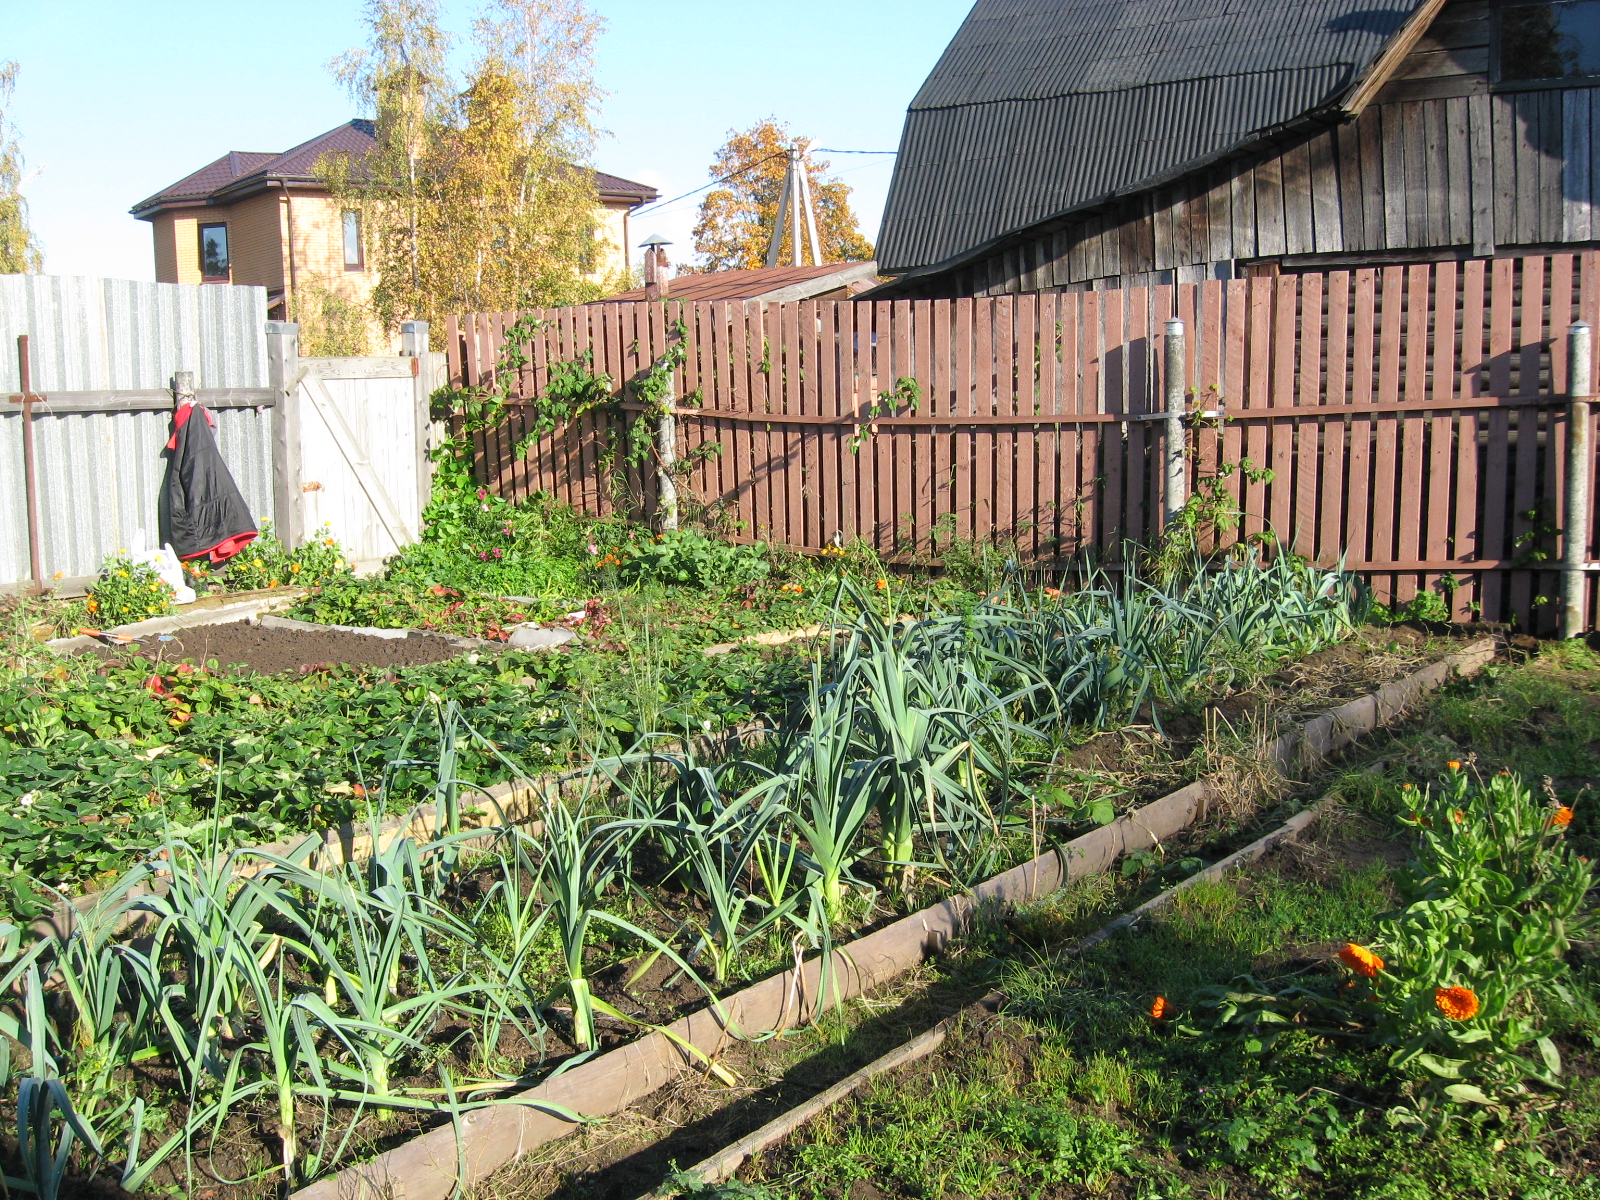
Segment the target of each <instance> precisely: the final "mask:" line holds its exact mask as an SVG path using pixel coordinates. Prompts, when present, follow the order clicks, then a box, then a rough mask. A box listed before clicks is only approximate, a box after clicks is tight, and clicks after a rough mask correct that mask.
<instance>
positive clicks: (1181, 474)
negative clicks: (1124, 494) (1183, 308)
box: [1163, 320, 1189, 529]
mask: <svg viewBox="0 0 1600 1200" xmlns="http://www.w3.org/2000/svg"><path fill="white" fill-rule="evenodd" d="M1165 350H1166V355H1165V372H1166V377H1167V420H1166V426H1167V436H1166V445H1165V447H1164V450H1165V463H1166V480H1167V494H1166V502H1165V504H1164V506H1163V507H1164V508H1165V510H1166V525H1167V528H1169V529H1170V528H1171V527H1172V526H1173V524H1174V523H1175V522H1176V521H1177V519H1178V515H1179V514H1180V513H1181V512H1182V511H1183V506H1184V504H1185V503H1187V501H1188V499H1189V495H1188V493H1189V474H1188V463H1187V462H1186V461H1185V460H1186V457H1187V456H1186V454H1185V451H1186V450H1187V449H1188V446H1187V444H1186V443H1187V438H1186V437H1185V434H1184V428H1183V418H1184V405H1185V402H1186V401H1187V399H1188V388H1187V386H1186V379H1187V375H1188V372H1187V369H1186V368H1187V363H1186V360H1187V357H1188V344H1187V339H1186V338H1185V337H1184V333H1183V322H1182V321H1176V320H1174V321H1168V322H1167V337H1166V346H1165Z"/></svg>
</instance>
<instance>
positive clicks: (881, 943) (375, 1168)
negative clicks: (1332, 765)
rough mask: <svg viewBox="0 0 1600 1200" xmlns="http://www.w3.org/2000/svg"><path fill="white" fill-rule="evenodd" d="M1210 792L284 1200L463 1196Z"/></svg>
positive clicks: (1480, 644) (1467, 650)
mask: <svg viewBox="0 0 1600 1200" xmlns="http://www.w3.org/2000/svg"><path fill="white" fill-rule="evenodd" d="M1494 653H1495V641H1494V639H1493V638H1480V639H1478V640H1477V641H1474V642H1472V643H1469V644H1468V645H1467V646H1465V647H1463V648H1462V649H1461V650H1459V651H1457V652H1456V653H1455V654H1452V655H1449V656H1447V657H1446V658H1444V659H1441V660H1440V661H1439V662H1436V663H1431V664H1429V665H1428V666H1427V667H1424V668H1422V669H1421V670H1420V671H1418V672H1416V673H1415V674H1413V675H1411V676H1408V677H1407V678H1405V679H1402V680H1397V681H1396V682H1394V683H1391V684H1387V685H1385V686H1384V687H1382V688H1379V689H1378V690H1377V691H1376V692H1374V693H1372V694H1371V695H1368V696H1364V697H1362V698H1361V699H1359V700H1353V701H1351V702H1350V703H1348V704H1344V705H1341V706H1340V707H1339V708H1336V709H1334V710H1333V711H1332V712H1329V713H1325V714H1323V715H1322V716H1320V717H1317V718H1315V719H1314V720H1313V721H1311V722H1309V723H1308V724H1307V725H1306V726H1304V727H1303V730H1305V731H1309V730H1311V728H1312V727H1313V726H1315V727H1316V729H1317V733H1316V737H1317V739H1318V742H1317V744H1318V745H1319V746H1328V747H1331V748H1333V749H1337V748H1339V747H1341V746H1344V745H1348V744H1349V743H1350V742H1352V741H1355V740H1356V739H1357V738H1358V737H1360V736H1361V734H1363V733H1366V732H1369V731H1371V730H1372V729H1373V728H1376V726H1377V725H1378V724H1380V723H1382V722H1383V721H1387V720H1391V719H1393V717H1395V716H1398V715H1399V714H1400V713H1401V712H1403V711H1404V710H1405V708H1406V707H1407V705H1408V704H1410V703H1412V702H1414V701H1415V700H1416V699H1417V698H1418V697H1419V696H1421V695H1423V694H1425V693H1426V692H1429V691H1432V690H1433V689H1435V688H1437V687H1439V686H1441V685H1442V684H1444V683H1445V682H1447V681H1448V680H1450V679H1452V678H1458V677H1461V676H1466V675H1472V674H1475V673H1476V672H1477V671H1479V670H1481V669H1482V667H1483V666H1484V665H1485V664H1486V663H1488V662H1489V661H1490V660H1492V659H1493V657H1494ZM1319 722H1326V724H1319ZM1324 753H1326V751H1322V750H1316V749H1314V748H1313V746H1312V744H1311V742H1310V739H1309V737H1305V738H1303V737H1302V730H1291V731H1290V732H1288V733H1286V734H1283V735H1282V736H1281V737H1279V738H1278V739H1277V740H1276V741H1275V742H1274V744H1273V746H1272V748H1271V750H1270V755H1271V757H1272V759H1273V760H1274V761H1275V762H1277V763H1278V764H1280V766H1284V767H1288V766H1293V765H1304V764H1306V763H1308V762H1310V761H1314V760H1315V759H1316V758H1320V757H1322V756H1323V754H1324ZM1210 794H1211V789H1210V788H1209V787H1208V786H1207V785H1206V784H1205V783H1204V782H1203V781H1201V782H1196V783H1191V784H1189V785H1188V786H1187V787H1184V788H1180V789H1179V790H1178V791H1176V792H1173V793H1171V794H1170V795H1167V796H1163V797H1162V798H1161V799H1159V800H1155V801H1153V802H1151V803H1150V804H1147V805H1145V806H1144V807H1143V808H1140V809H1137V810H1135V811H1134V812H1131V813H1127V814H1125V815H1124V816H1122V817H1119V818H1118V819H1117V820H1116V821H1114V822H1112V823H1111V824H1110V825H1104V826H1102V827H1100V828H1099V829H1096V830H1093V831H1091V832H1090V833H1086V834H1084V835H1083V836H1082V837H1078V838H1074V839H1073V840H1072V841H1070V842H1068V843H1067V844H1066V845H1065V846H1063V847H1061V848H1060V849H1059V850H1051V851H1047V852H1046V853H1044V854H1041V855H1040V856H1039V857H1037V858H1035V859H1033V860H1031V861H1029V862H1026V863H1023V864H1021V865H1020V866H1016V867H1013V868H1011V869H1010V870H1008V871H1003V872H1001V873H1000V874H999V875H996V876H994V877H993V878H992V879H989V880H987V881H985V882H984V883H981V884H979V885H978V886H977V887H975V888H974V889H972V891H971V892H969V893H966V894H963V895H957V896H952V897H950V898H948V899H946V900H941V901H939V902H938V903H936V904H932V905H929V906H928V907H927V908H924V909H922V910H921V911H920V912H916V913H912V914H911V915H910V916H908V917H902V918H901V919H900V920H898V921H896V922H894V923H893V924H891V925H888V926H885V927H884V928H883V929H880V930H877V931H876V932H874V933H870V934H867V935H866V936H864V937H861V938H858V939H856V940H855V941H854V942H851V943H849V944H848V945H846V946H844V947H842V948H841V949H839V950H836V951H834V953H833V955H832V957H831V962H830V967H831V970H830V977H829V978H828V980H827V981H826V983H827V987H826V989H825V990H824V988H823V986H822V985H823V982H824V981H823V979H822V960H821V959H820V958H812V959H810V960H809V961H807V962H805V963H803V964H802V965H801V967H800V969H799V970H798V971H795V970H788V971H784V972H782V973H781V974H778V975H774V976H772V977H770V978H768V979H764V980H762V981H760V982H759V983H754V984H751V985H750V986H749V987H747V988H745V989H744V990H743V991H740V992H738V993H736V994H735V995H733V996H730V997H729V998H727V999H726V1000H724V1001H723V1002H722V1003H721V1004H720V1005H719V1006H717V1009H705V1010H702V1011H700V1012H696V1013H691V1014H690V1015H689V1016H687V1017H683V1018H681V1019H679V1020H677V1021H675V1022H673V1024H672V1025H670V1026H668V1027H667V1031H665V1032H663V1031H657V1032H654V1033H651V1034H648V1035H647V1036H645V1037H642V1038H639V1039H637V1040H635V1041H632V1042H629V1043H628V1044H626V1045H624V1046H619V1047H617V1048H616V1049H615V1050H611V1051H608V1052H607V1053H605V1054H601V1055H599V1056H597V1057H595V1058H592V1059H590V1060H589V1061H587V1062H585V1063H582V1064H581V1065H579V1066H577V1067H574V1068H573V1069H571V1070H569V1071H565V1072H563V1073H561V1074H559V1075H556V1076H554V1077H552V1078H550V1079H547V1080H545V1081H544V1082H543V1083H540V1084H538V1085H537V1086H535V1087H532V1088H529V1089H527V1090H526V1091H523V1092H520V1093H518V1094H517V1095H516V1096H515V1097H514V1098H513V1099H514V1100H515V1101H516V1103H513V1104H504V1105H497V1106H494V1107H490V1108H480V1109H476V1110H474V1111H472V1112H469V1113H466V1114H465V1115H463V1116H462V1117H461V1118H460V1121H459V1128H458V1127H457V1126H456V1125H444V1126H440V1127H439V1128H437V1129H433V1130H430V1131H429V1132H427V1133H424V1134H420V1135H419V1136H417V1137H415V1138H412V1139H411V1140H410V1141H408V1142H405V1143H403V1144H401V1145H399V1146H396V1147H395V1148H394V1149H393V1150H389V1151H386V1152H385V1153H383V1154H380V1155H378V1156H377V1157H376V1158H374V1159H373V1160H372V1161H371V1162H367V1163H360V1164H357V1165H355V1166H352V1167H347V1168H345V1169H344V1170H343V1171H341V1172H339V1173H338V1174H337V1175H332V1176H329V1177H328V1178H327V1179H322V1180H319V1181H317V1182H316V1183H313V1184H310V1185H308V1186H306V1187H304V1188H301V1189H300V1190H299V1191H297V1192H295V1193H294V1194H293V1196H292V1198H291V1200H446V1198H447V1197H449V1196H452V1195H454V1194H455V1193H456V1191H457V1189H458V1188H464V1187H469V1186H471V1185H472V1184H473V1183H475V1182H477V1181H479V1180H483V1179H486V1178H488V1177H489V1176H490V1175H492V1174H493V1173H494V1172H495V1171H497V1170H499V1169H500V1168H501V1167H503V1166H504V1165H506V1164H507V1163H509V1162H511V1161H512V1160H514V1159H517V1158H520V1157H521V1156H522V1155H524V1154H526V1153H528V1152H529V1151H531V1150H534V1149H536V1148H538V1147H540V1146H543V1145H545V1144H547V1143H549V1142H553V1141H556V1140H558V1139H560V1138H563V1137H565V1136H567V1135H568V1134H569V1133H572V1132H573V1131H574V1130H575V1129H576V1128H577V1126H576V1125H575V1124H573V1123H572V1122H571V1121H567V1120H564V1119H562V1118H560V1117H558V1116H556V1115H554V1113H553V1112H551V1111H550V1109H552V1108H557V1107H559V1108H565V1109H570V1110H572V1111H574V1112H579V1113H582V1114H584V1115H585V1116H589V1117H606V1116H611V1115H613V1114H615V1113H618V1112H621V1111H622V1110H624V1109H626V1108H628V1107H629V1106H630V1105H632V1104H634V1103H636V1102H637V1101H638V1100H641V1099H643V1098H644V1097H645V1096H647V1095H649V1094H650V1093H651V1092H653V1091H655V1090H656V1089H657V1088H659V1087H661V1086H662V1085H664V1084H666V1083H668V1082H669V1081H670V1080H672V1079H673V1078H675V1077H676V1076H678V1075H680V1074H681V1073H683V1072H684V1071H687V1070H694V1069H696V1064H697V1062H698V1061H699V1060H698V1059H696V1058H695V1057H694V1056H692V1055H690V1054H689V1053H686V1052H685V1051H684V1050H683V1049H682V1048H681V1047H682V1045H683V1044H684V1043H687V1044H689V1045H691V1046H693V1047H694V1048H695V1050H696V1051H697V1052H698V1053H699V1054H702V1055H705V1056H708V1057H714V1056H715V1055H717V1054H718V1053H720V1052H721V1051H722V1050H723V1049H724V1048H726V1047H727V1046H728V1045H729V1044H730V1043H731V1042H733V1041H735V1040H737V1039H738V1036H739V1034H740V1032H741V1031H743V1030H749V1031H763V1032H765V1031H772V1030H782V1029H788V1028H792V1027H793V1026H795V1025H797V1024H799V1023H801V1020H802V1019H804V1018H806V1017H809V1016H811V1015H814V1014H815V1013H816V1012H818V1011H820V1010H821V1009H822V1008H823V1007H824V1006H825V1005H827V1004H831V1003H840V1002H843V1001H844V1000H848V999H851V998H853V997H855V996H858V995H861V994H862V993H863V992H865V991H869V990H871V989H872V988H874V987H877V986H879V985H880V984H883V983H886V982H888V981H889V980H891V979H893V978H895V977H896V976H897V975H900V974H902V973H903V972H905V971H906V970H908V969H910V968H911V967H913V966H915V965H916V964H917V963H920V962H922V961H923V960H924V959H926V958H928V957H929V956H930V955H932V954H937V953H939V952H940V951H941V950H943V949H944V947H945V946H947V945H948V944H949V942H950V941H951V939H952V938H954V937H957V936H959V935H960V934H961V933H962V932H964V931H965V930H966V929H967V928H968V926H969V925H970V923H971V921H972V919H973V917H974V916H975V915H976V914H977V913H978V912H979V911H980V910H983V909H986V908H995V907H1000V906H1004V905H1006V904H1012V903H1018V902H1022V901H1027V900H1032V899H1036V898H1038V897H1040V896H1043V895H1047V894H1048V893H1050V892H1052V891H1054V890H1056V889H1057V888H1059V887H1060V886H1062V884H1064V883H1068V882H1070V881H1072V880H1074V879H1078V878H1081V877H1083V876H1085V875H1091V874H1094V873H1095V872H1098V871H1103V870H1105V869H1106V868H1107V867H1109V866H1110V865H1111V864H1112V863H1113V862H1114V861H1115V860H1116V858H1117V857H1118V856H1119V855H1120V854H1123V853H1125V852H1127V851H1130V850H1139V849H1146V848H1148V847H1150V846H1153V845H1155V844H1157V843H1158V842H1160V841H1162V840H1165V839H1166V838H1170V837H1172V836H1173V835H1174V834H1177V833H1179V832H1180V831H1181V830H1183V829H1184V828H1185V827H1187V826H1188V825H1190V824H1191V823H1193V822H1194V821H1196V820H1198V819H1199V818H1201V817H1203V816H1204V813H1205V802H1206V800H1207V799H1208V798H1209V796H1210ZM718 1010H720V1012H719V1011H718ZM541 1106H544V1107H541Z"/></svg>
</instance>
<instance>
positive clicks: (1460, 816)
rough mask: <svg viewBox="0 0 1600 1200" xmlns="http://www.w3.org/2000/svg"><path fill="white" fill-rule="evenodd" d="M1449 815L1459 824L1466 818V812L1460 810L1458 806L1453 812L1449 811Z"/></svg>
mask: <svg viewBox="0 0 1600 1200" xmlns="http://www.w3.org/2000/svg"><path fill="white" fill-rule="evenodd" d="M1450 815H1451V816H1452V817H1454V818H1455V819H1456V824H1457V825H1460V824H1461V823H1462V822H1463V821H1465V820H1466V819H1467V814H1466V813H1464V812H1462V811H1461V810H1460V809H1459V808H1458V809H1456V810H1455V812H1453V813H1451V814H1450Z"/></svg>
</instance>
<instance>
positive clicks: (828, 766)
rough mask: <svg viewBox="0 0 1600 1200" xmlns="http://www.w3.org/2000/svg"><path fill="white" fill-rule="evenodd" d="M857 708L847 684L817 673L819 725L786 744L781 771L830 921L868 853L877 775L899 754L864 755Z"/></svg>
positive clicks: (814, 695)
mask: <svg viewBox="0 0 1600 1200" xmlns="http://www.w3.org/2000/svg"><path fill="white" fill-rule="evenodd" d="M855 708H856V705H855V698H854V696H853V695H851V693H850V691H849V690H848V689H847V688H845V687H842V686H839V685H837V684H836V685H834V686H832V687H828V688H823V687H822V686H821V685H820V682H819V681H818V680H816V679H813V680H812V687H811V701H810V715H811V728H810V729H809V730H807V731H805V732H804V733H801V734H800V735H799V736H798V737H797V738H796V739H795V740H794V741H793V742H792V743H791V745H789V746H788V747H787V748H786V749H785V751H784V754H783V757H782V759H781V760H780V762H781V764H782V765H781V767H780V770H779V772H778V773H779V775H780V776H783V777H785V778H786V779H787V781H788V788H787V790H788V791H789V792H790V795H791V797H792V798H791V799H790V802H789V813H790V816H789V820H790V823H791V824H792V825H793V827H794V829H795V832H796V833H798V834H799V836H800V838H801V840H802V841H803V842H804V843H805V849H806V855H807V860H808V861H807V862H806V864H805V867H806V869H807V870H808V871H809V872H811V873H812V874H814V875H815V876H816V883H817V894H818V895H819V896H820V899H821V904H822V911H821V912H820V913H816V914H813V916H814V917H815V918H816V919H818V920H820V922H821V923H822V924H825V925H831V924H832V923H834V922H835V921H838V920H839V919H840V917H841V916H842V915H843V911H844V886H845V880H846V879H847V878H849V879H853V878H854V876H853V875H852V871H853V869H854V867H855V865H856V864H857V863H858V862H860V861H861V859H862V857H863V852H862V850H861V849H860V847H859V846H858V845H857V842H858V840H859V835H860V833H861V830H862V828H863V827H864V826H865V825H866V823H867V818H868V817H870V816H871V815H872V812H873V809H874V808H875V807H876V805H877V799H878V786H879V784H878V778H877V777H878V775H879V773H880V772H881V771H883V769H884V768H885V767H886V766H887V765H888V764H889V762H890V761H891V760H890V759H888V758H886V757H885V756H882V755H879V756H876V757H873V758H863V757H860V756H859V755H858V753H857V745H856V741H855V736H854V725H853V720H854V717H855ZM856 882H860V881H859V880H856Z"/></svg>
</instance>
